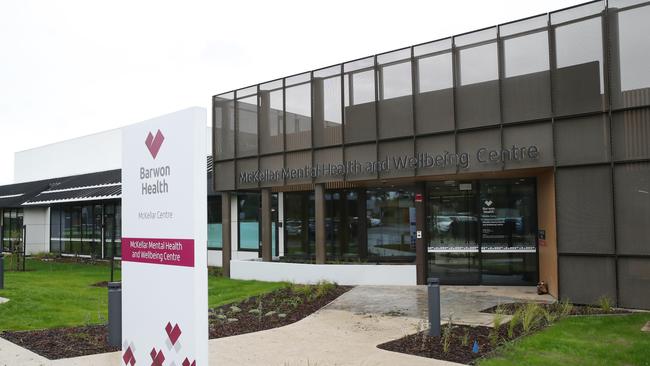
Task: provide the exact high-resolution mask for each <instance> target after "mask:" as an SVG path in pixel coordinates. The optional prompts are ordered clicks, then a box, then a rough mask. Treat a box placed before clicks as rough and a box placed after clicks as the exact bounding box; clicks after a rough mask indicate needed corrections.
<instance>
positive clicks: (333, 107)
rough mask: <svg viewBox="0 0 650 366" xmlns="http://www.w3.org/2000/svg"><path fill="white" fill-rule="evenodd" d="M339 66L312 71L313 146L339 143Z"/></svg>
mask: <svg viewBox="0 0 650 366" xmlns="http://www.w3.org/2000/svg"><path fill="white" fill-rule="evenodd" d="M340 74H341V66H340V65H337V66H334V67H330V68H327V69H324V70H318V71H314V80H313V81H312V100H313V102H314V107H313V112H314V115H313V126H314V146H329V145H337V144H340V143H341V140H342V138H341V136H342V131H341V130H342V122H343V114H342V113H343V111H342V107H341V103H342V99H341V91H342V90H341V75H340Z"/></svg>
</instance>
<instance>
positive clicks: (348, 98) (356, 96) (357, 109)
mask: <svg viewBox="0 0 650 366" xmlns="http://www.w3.org/2000/svg"><path fill="white" fill-rule="evenodd" d="M374 63H375V62H374V57H368V58H365V59H363V60H358V61H353V62H349V63H347V64H345V65H343V71H344V72H345V74H344V76H343V78H344V79H343V80H344V85H343V89H344V90H345V93H344V95H343V97H344V102H345V104H344V106H345V113H344V116H345V141H346V142H358V141H369V140H374V139H375V138H376V125H375V120H376V110H375V71H374Z"/></svg>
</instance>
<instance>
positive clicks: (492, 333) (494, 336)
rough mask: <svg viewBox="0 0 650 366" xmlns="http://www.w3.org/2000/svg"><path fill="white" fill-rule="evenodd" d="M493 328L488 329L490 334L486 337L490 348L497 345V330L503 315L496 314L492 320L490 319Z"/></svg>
mask: <svg viewBox="0 0 650 366" xmlns="http://www.w3.org/2000/svg"><path fill="white" fill-rule="evenodd" d="M492 321H493V324H492V325H494V327H492V329H490V334H489V335H488V337H489V338H490V344H491V345H492V347H496V346H497V344H498V343H499V329H500V328H501V323H502V322H503V314H501V313H498V312H497V313H496V314H494V318H492Z"/></svg>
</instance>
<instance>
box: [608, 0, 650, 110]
mask: <svg viewBox="0 0 650 366" xmlns="http://www.w3.org/2000/svg"><path fill="white" fill-rule="evenodd" d="M613 6H616V4H613V3H612V2H611V1H610V11H609V12H610V14H611V15H612V16H611V18H610V19H612V21H610V42H611V44H610V49H611V52H612V55H613V57H612V66H613V67H612V91H613V93H614V95H613V96H612V99H613V101H614V106H615V107H618V108H625V107H636V106H643V105H650V90H649V89H650V72H648V65H649V64H650V42H648V34H650V22H648V19H650V5H645V6H642V7H636V8H631V9H627V10H622V11H620V12H617V9H616V8H612V7H613Z"/></svg>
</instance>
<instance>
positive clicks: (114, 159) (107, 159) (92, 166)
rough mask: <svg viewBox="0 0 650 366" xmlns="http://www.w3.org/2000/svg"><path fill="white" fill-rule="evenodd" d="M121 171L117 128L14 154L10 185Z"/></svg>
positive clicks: (209, 141)
mask: <svg viewBox="0 0 650 366" xmlns="http://www.w3.org/2000/svg"><path fill="white" fill-rule="evenodd" d="M207 129H208V131H207V140H208V147H207V149H206V150H207V151H206V156H207V155H212V136H211V130H212V129H211V128H210V127H207ZM143 143H144V141H143ZM121 167H122V129H119V128H118V129H114V130H109V131H104V132H98V133H96V134H93V135H88V136H82V137H78V138H74V139H70V140H65V141H61V142H56V143H53V144H49V145H45V146H40V147H36V148H33V149H29V150H24V151H19V152H17V153H16V154H15V155H14V182H15V183H22V182H29V181H35V180H42V179H49V178H59V177H67V176H70V175H77V174H85V173H93V172H101V171H105V170H113V169H120V168H121Z"/></svg>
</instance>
